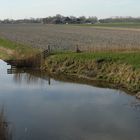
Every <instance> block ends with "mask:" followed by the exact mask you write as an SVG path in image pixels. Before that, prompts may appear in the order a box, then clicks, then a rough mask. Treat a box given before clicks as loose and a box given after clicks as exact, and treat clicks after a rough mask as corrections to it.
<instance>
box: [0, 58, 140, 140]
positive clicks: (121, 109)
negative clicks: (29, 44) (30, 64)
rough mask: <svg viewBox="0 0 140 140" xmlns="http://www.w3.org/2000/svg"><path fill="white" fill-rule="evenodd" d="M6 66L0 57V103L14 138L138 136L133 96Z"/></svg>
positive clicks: (111, 139)
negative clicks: (15, 69) (16, 70)
mask: <svg viewBox="0 0 140 140" xmlns="http://www.w3.org/2000/svg"><path fill="white" fill-rule="evenodd" d="M10 68H11V66H9V65H7V64H6V63H5V62H3V61H1V60H0V108H3V109H4V115H5V119H6V121H7V122H8V125H9V127H10V129H11V133H12V136H13V140H139V139H140V101H139V100H137V99H136V98H135V97H133V96H130V95H128V94H126V93H125V92H123V91H120V90H114V89H109V88H99V87H94V86H89V85H86V84H76V83H68V82H63V81H57V80H54V79H50V78H48V77H44V78H42V77H39V76H34V75H33V74H29V73H25V72H24V71H20V72H18V73H17V72H15V71H14V70H10ZM11 71H12V72H11ZM12 73H13V74H12Z"/></svg>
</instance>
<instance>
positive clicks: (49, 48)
mask: <svg viewBox="0 0 140 140" xmlns="http://www.w3.org/2000/svg"><path fill="white" fill-rule="evenodd" d="M48 52H49V54H50V52H51V47H50V45H48Z"/></svg>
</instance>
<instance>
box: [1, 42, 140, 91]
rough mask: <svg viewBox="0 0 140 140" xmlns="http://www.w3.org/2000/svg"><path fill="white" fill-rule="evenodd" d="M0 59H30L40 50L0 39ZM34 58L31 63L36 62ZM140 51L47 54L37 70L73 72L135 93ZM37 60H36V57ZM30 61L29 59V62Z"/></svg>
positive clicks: (139, 78)
mask: <svg viewBox="0 0 140 140" xmlns="http://www.w3.org/2000/svg"><path fill="white" fill-rule="evenodd" d="M0 50H1V51H0V58H1V59H4V60H8V59H27V60H29V59H28V58H32V56H33V55H35V54H37V53H38V52H39V51H40V50H37V49H33V48H31V47H28V46H24V45H22V44H17V43H15V42H11V41H9V40H6V39H0ZM38 59H39V58H35V61H34V64H36V65H37V60H38ZM139 60H140V52H139V51H137V52H132V51H130V52H114V53H113V52H94V53H93V52H90V53H87V52H83V53H74V52H59V53H58V52H57V53H53V54H52V55H50V56H49V57H48V58H47V59H46V60H45V61H43V63H41V69H42V70H45V71H49V72H50V73H56V74H65V75H73V76H77V77H81V78H85V79H89V80H98V81H105V82H109V83H113V84H115V85H116V86H118V87H123V88H126V89H127V90H129V91H131V92H134V93H137V92H138V91H140V62H139ZM39 61H40V60H39ZM30 62H31V63H32V61H30ZM38 64H40V63H38Z"/></svg>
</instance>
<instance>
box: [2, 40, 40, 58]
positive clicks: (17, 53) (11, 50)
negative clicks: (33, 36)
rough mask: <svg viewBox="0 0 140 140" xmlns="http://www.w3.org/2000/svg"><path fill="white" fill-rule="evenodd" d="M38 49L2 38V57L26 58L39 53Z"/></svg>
mask: <svg viewBox="0 0 140 140" xmlns="http://www.w3.org/2000/svg"><path fill="white" fill-rule="evenodd" d="M38 51H39V50H38V49H33V48H32V47H30V46H27V45H23V44H20V43H16V42H13V41H10V40H7V39H4V38H0V59H3V60H10V59H26V58H28V57H32V56H33V55H35V54H37V53H38Z"/></svg>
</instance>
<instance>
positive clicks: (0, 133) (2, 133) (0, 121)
mask: <svg viewBox="0 0 140 140" xmlns="http://www.w3.org/2000/svg"><path fill="white" fill-rule="evenodd" d="M0 140H12V133H11V129H10V126H9V123H8V122H7V120H6V117H5V114H4V109H1V112H0Z"/></svg>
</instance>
